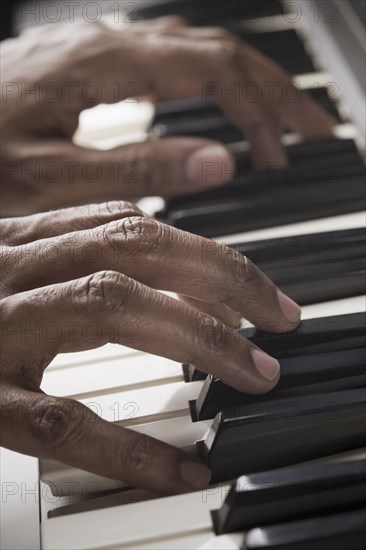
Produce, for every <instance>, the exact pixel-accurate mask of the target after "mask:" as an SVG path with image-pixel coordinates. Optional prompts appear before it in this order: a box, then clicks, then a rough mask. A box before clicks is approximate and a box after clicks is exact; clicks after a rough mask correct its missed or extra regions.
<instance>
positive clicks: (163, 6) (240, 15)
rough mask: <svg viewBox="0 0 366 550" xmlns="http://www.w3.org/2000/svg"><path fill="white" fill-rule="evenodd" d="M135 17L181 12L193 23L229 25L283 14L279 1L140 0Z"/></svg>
mask: <svg viewBox="0 0 366 550" xmlns="http://www.w3.org/2000/svg"><path fill="white" fill-rule="evenodd" d="M134 4H135V5H136V7H137V10H136V12H133V13H132V17H133V16H136V17H138V19H152V18H155V17H164V16H167V15H180V16H182V17H184V18H185V19H187V20H188V21H189V22H190V23H191V24H193V25H203V26H206V25H225V24H226V25H230V26H232V25H233V24H235V23H237V22H238V21H240V20H244V21H245V20H252V21H253V20H256V19H258V18H266V19H268V20H271V18H272V17H273V16H276V15H284V14H285V11H284V7H283V4H282V2H281V1H280V0H230V2H223V1H222V0H154V1H151V0H147V1H146V0H137V2H135V3H134Z"/></svg>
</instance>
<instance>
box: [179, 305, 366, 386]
mask: <svg viewBox="0 0 366 550" xmlns="http://www.w3.org/2000/svg"><path fill="white" fill-rule="evenodd" d="M365 320H366V314H365V313H363V312H360V313H350V314H347V315H334V316H331V317H320V318H318V319H306V320H305V321H301V323H300V325H299V326H298V327H297V328H296V329H295V330H293V331H291V332H284V333H275V332H264V331H261V330H258V329H256V328H248V329H240V330H239V331H238V332H239V333H240V334H241V335H242V336H244V337H245V338H248V339H249V340H251V341H252V342H253V343H254V344H255V345H256V346H258V347H259V348H261V349H263V350H264V351H266V352H267V353H269V354H270V355H272V356H273V357H276V359H283V358H286V357H295V356H301V355H304V356H305V355H309V354H314V353H326V352H331V351H340V350H346V349H353V348H363V347H365V345H366V336H365V334H366V330H365V328H366V327H365ZM184 371H185V378H186V379H189V380H192V381H193V380H202V379H205V378H206V374H204V373H201V372H200V371H197V370H196V369H195V368H194V367H193V366H192V365H189V366H186V367H185V368H184Z"/></svg>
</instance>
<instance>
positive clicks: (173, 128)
mask: <svg viewBox="0 0 366 550" xmlns="http://www.w3.org/2000/svg"><path fill="white" fill-rule="evenodd" d="M151 133H152V135H153V136H154V137H159V138H163V137H171V136H191V137H195V138H202V139H213V140H216V141H221V142H222V143H235V142H238V141H244V132H243V131H242V130H240V129H239V128H236V127H235V126H233V125H232V124H230V122H229V121H228V120H227V119H226V118H225V117H224V116H222V117H216V118H212V119H211V120H204V119H198V120H197V119H196V120H190V119H188V120H184V121H177V122H165V123H159V124H155V125H154V126H153V127H152V129H151Z"/></svg>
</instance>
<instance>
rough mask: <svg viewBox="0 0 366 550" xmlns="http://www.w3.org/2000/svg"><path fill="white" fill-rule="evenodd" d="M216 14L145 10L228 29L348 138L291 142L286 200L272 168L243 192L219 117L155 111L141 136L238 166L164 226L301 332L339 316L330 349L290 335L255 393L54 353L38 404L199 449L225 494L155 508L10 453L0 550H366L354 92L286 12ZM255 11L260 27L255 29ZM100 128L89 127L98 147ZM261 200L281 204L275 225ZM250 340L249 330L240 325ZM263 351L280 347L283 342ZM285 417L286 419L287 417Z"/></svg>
mask: <svg viewBox="0 0 366 550" xmlns="http://www.w3.org/2000/svg"><path fill="white" fill-rule="evenodd" d="M210 4H211V10H210V13H208V12H207V13H206V15H207V18H208V19H207V21H203V20H202V13H200V14H198V12H197V2H194V1H190V0H178V1H177V2H172V1H170V0H166V1H165V2H160V3H156V5H155V6H153V5H152V2H145V3H144V7H143V9H142V11H140V14H143V15H144V16H146V17H150V16H152V15H154V16H155V15H157V14H160V15H163V14H167V13H169V11H170V10H174V12H175V13H177V12H181V13H183V14H184V15H185V16H188V18H189V19H190V20H191V21H192V22H194V23H196V24H206V23H207V24H217V23H221V24H222V23H223V21H224V23H225V24H226V25H227V26H228V27H231V28H232V30H235V32H237V33H238V34H243V35H245V37H246V39H247V40H248V41H249V42H251V43H252V44H253V45H255V46H256V47H260V49H262V51H264V52H265V53H267V54H268V53H270V54H272V55H273V57H274V58H275V59H276V60H277V61H278V62H279V63H281V64H282V65H284V66H286V68H287V70H289V71H290V72H291V73H292V74H293V75H294V78H295V79H296V81H297V82H299V83H300V85H301V87H302V88H304V89H307V90H308V91H309V93H312V94H313V96H314V97H315V99H317V100H318V101H319V102H320V103H321V104H322V105H323V106H324V107H325V108H327V109H328V110H329V111H330V112H331V113H332V114H333V116H335V118H336V120H337V122H338V126H337V130H336V135H337V137H338V140H330V141H329V142H326V143H314V144H300V143H297V139H296V136H293V135H291V134H287V135H286V137H285V140H284V141H285V143H287V144H288V151H289V154H290V160H291V159H294V162H296V163H297V164H299V165H300V166H301V169H302V171H301V177H297V180H296V183H295V186H296V189H295V190H294V191H293V196H292V197H291V193H290V192H291V189H290V187H291V186H290V184H289V182H291V177H292V178H294V173H293V172H291V167H290V168H289V170H290V171H289V172H288V174H287V176H288V178H287V179H288V181H286V182H285V183H284V181H283V174H278V173H277V174H270V176H271V178H272V179H271V181H269V175H268V174H261V175H260V176H258V178H257V181H254V182H251V181H250V171H249V170H250V165H249V162H248V157H247V156H246V155H247V153H246V144H245V142H244V141H243V140H244V136H243V135H241V134H240V132H238V130H237V129H235V128H233V127H232V126H231V125H230V124H228V122H227V120H226V119H225V117H224V116H223V115H222V113H221V112H220V111H219V109H217V107H215V106H214V105H212V104H206V105H204V106H202V102H197V100H196V99H192V100H184V101H174V102H166V103H164V104H161V105H158V106H157V108H156V112H155V116H154V118H153V119H152V120H148V117H147V119H146V131H147V134H150V135H151V134H152V135H154V136H155V137H159V136H168V135H185V134H189V135H197V136H204V137H213V138H214V139H220V140H222V141H225V142H226V143H228V144H229V146H230V147H231V148H232V150H233V151H234V152H236V153H237V159H238V167H239V169H238V174H237V175H238V177H237V178H236V179H235V181H234V182H231V183H229V184H228V185H227V186H226V187H224V188H222V189H218V190H216V189H215V190H214V191H210V192H207V193H202V194H200V195H196V196H194V197H182V198H177V199H173V200H170V201H168V202H167V203H166V204H165V207H164V209H163V210H162V211H161V212H160V214H159V215H160V216H161V217H163V218H164V219H165V220H166V221H168V222H169V223H172V224H173V225H176V226H178V227H182V228H185V229H189V230H193V231H195V232H198V233H202V234H205V235H210V236H213V237H214V238H215V240H217V241H218V242H225V243H226V244H228V245H230V246H234V247H236V248H237V249H239V250H240V251H242V252H245V253H246V254H247V255H249V256H251V255H252V256H253V255H254V256H255V255H256V257H253V259H255V261H256V262H257V263H258V265H260V266H261V267H262V269H264V270H265V271H266V272H267V273H268V274H269V275H270V276H271V277H273V278H274V279H276V281H277V283H278V284H279V286H281V287H282V288H283V289H285V290H286V291H288V292H289V293H290V295H292V296H293V297H295V298H296V299H298V300H299V301H300V302H301V303H302V304H303V316H302V318H303V320H304V326H306V323H308V322H309V320H313V321H312V322H314V326H317V327H318V330H319V327H320V330H321V329H322V328H323V329H326V328H327V327H328V329H329V326H328V325H327V323H328V321H329V323H331V324H330V329H331V330H330V332H331V337H330V338H329V339H328V341H327V346H326V348H322V349H320V350H319V349H316V347H315V348H313V349H312V348H311V347H309V348H308V346H306V347H305V349H304V348H302V349H301V345H299V340H298V339H297V341H295V342H294V346H295V348H294V349H295V351H293V353H294V354H295V356H296V354H297V356H296V357H295V358H294V357H293V356H290V357H284V358H281V359H280V362H281V367H282V372H283V376H282V379H281V382H280V384H279V386H278V387H277V388H276V389H275V390H274V391H273V392H271V394H269V395H266V396H262V397H261V396H244V395H243V394H238V392H235V390H232V389H231V388H228V387H226V386H224V385H223V384H222V383H221V382H220V381H219V380H215V379H213V378H212V377H211V378H208V379H203V378H202V376H200V375H199V373H197V372H195V370H194V369H192V368H191V369H189V367H188V366H186V367H185V368H182V365H180V364H177V363H174V362H173V361H169V360H167V359H164V358H161V357H155V356H150V355H148V354H145V353H141V352H139V351H135V350H131V349H129V348H124V347H123V346H118V345H114V344H108V345H107V346H104V347H102V348H99V349H96V350H90V351H87V352H80V353H75V354H68V355H59V356H58V357H57V358H56V359H55V360H54V361H53V363H52V364H51V365H50V366H49V367H48V368H47V370H46V372H45V375H44V379H43V383H42V389H43V390H44V391H45V392H47V393H50V394H51V395H57V396H68V397H72V398H74V399H77V400H79V401H81V402H82V403H84V404H86V405H88V406H89V407H91V408H92V409H93V410H94V411H95V412H97V414H100V415H101V416H102V417H103V418H105V419H107V420H109V421H112V422H117V423H118V424H121V425H124V426H128V427H130V428H131V429H133V430H137V431H139V432H141V433H145V434H149V435H151V436H153V437H157V438H159V439H161V440H163V441H166V442H168V443H170V444H173V445H176V446H179V447H182V448H186V449H191V450H192V452H198V453H202V456H204V457H205V458H206V460H208V461H209V462H210V461H211V466H213V470H214V474H215V478H214V481H215V482H218V483H216V484H215V485H212V486H209V487H207V488H205V489H203V490H202V491H198V492H194V493H190V494H185V495H178V496H172V497H157V495H151V494H145V493H144V492H141V491H137V490H134V489H133V488H130V487H127V486H126V485H124V484H123V483H121V482H117V481H115V480H111V479H107V478H103V477H101V476H96V475H95V474H92V473H89V472H84V471H81V470H78V469H76V468H72V467H69V466H66V465H64V464H62V463H58V462H56V461H50V460H40V461H37V460H36V459H33V458H30V457H25V456H22V455H18V454H16V453H12V452H10V451H7V450H2V461H1V466H2V479H3V487H4V491H3V497H2V514H1V527H2V535H1V536H2V544H1V547H2V548H4V549H9V550H11V549H15V548H17V549H20V548H26V549H27V550H28V549H29V548H35V549H43V550H51V549H52V550H56V549H57V550H63V549H65V550H66V549H69V550H71V549H83V550H91V549H105V548H131V549H132V548H141V549H153V548H155V549H164V548H166V549H175V548H176V549H186V548H187V549H188V548H191V549H198V548H202V549H203V548H207V549H209V548H222V549H224V548H225V549H230V548H231V549H236V550H251V549H257V550H259V549H262V548H263V549H267V550H269V549H272V548H273V549H275V548H277V549H278V548H286V549H295V548H296V550H299V549H300V550H301V549H306V548H312V549H314V548H320V549H325V548H332V550H333V549H338V548H339V549H342V550H343V549H345V548H352V549H354V550H358V549H361V548H363V547H364V546H363V544H364V540H365V536H366V534H365V510H364V509H363V508H362V506H363V503H362V502H361V498H362V496H363V492H364V489H365V480H364V478H365V473H366V472H365V458H366V452H365V451H364V450H361V449H359V447H361V445H362V432H363V430H364V423H365V389H364V388H365V372H364V364H365V347H366V346H365V342H364V340H363V339H362V335H363V334H362V326H363V324H364V318H362V319H360V317H362V315H360V314H362V313H363V312H364V310H365V298H364V296H363V293H364V288H363V280H364V274H365V264H364V256H365V254H364V246H365V245H364V240H363V229H364V224H365V217H364V212H363V203H362V201H363V200H364V187H363V185H364V161H363V158H362V154H361V152H360V144H361V145H362V142H363V136H360V134H359V132H358V131H357V128H356V127H355V126H354V124H353V122H350V119H351V118H352V117H350V113H351V111H352V109H350V108H349V107H350V105H349V103H348V102H347V93H345V92H346V90H344V89H342V94H341V95H340V96H339V94H338V91H337V93H334V90H333V89H332V88H331V87H330V86H329V83H330V82H333V81H334V79H333V77H332V76H331V75H329V74H327V73H326V72H324V70H323V68H324V64H323V63H322V60H321V59H319V57H318V56H317V55H315V52H316V45H314V44H313V43H311V42H309V38H308V36H309V35H308V34H307V33H308V31H307V29H306V25H304V21H303V20H301V21H299V22H298V23H296V24H293V23H289V22H288V21H287V20H286V21H285V22H284V20H283V16H284V13H285V12H284V10H283V7H282V4H281V2H277V1H273V2H269V1H268V0H264V1H263V2H250V1H248V2H247V3H246V9H245V10H244V9H242V8H240V7H239V8H238V9H239V10H241V11H240V17H241V19H242V21H241V22H240V23H239V24H238V21H237V20H236V22H235V25H233V23H232V20H231V18H232V16H231V17H230V14H227V13H224V12H223V11H221V12H220V9H221V10H222V9H224V8H220V5H221V6H222V5H224V3H222V2H217V3H215V2H211V3H210ZM236 4H238V6H239V4H241V2H237V3H236ZM290 4H291V3H290ZM156 10H157V11H156ZM159 10H162V11H160V13H159ZM258 10H260V15H261V18H259V19H258V20H256V21H255V23H253V22H252V21H250V19H251V18H253V17H254V18H255V17H258ZM281 18H282V21H281ZM248 21H250V24H248ZM233 27H235V29H234V28H233ZM255 28H256V29H257V31H258V32H255V31H254V29H255ZM248 29H250V31H251V32H249V31H248ZM272 44H274V47H273V48H272ZM289 49H290V51H291V55H288V53H287V52H288V50H289ZM314 71H315V72H314ZM305 73H306V74H305ZM111 112H112V111H111ZM111 118H113V116H112V117H111ZM112 126H113V122H112ZM99 130H100V129H99ZM114 131H115V130H114ZM112 133H113V132H112ZM97 134H98V132H95V131H94V133H93V132H91V137H90V141H91V142H93V143H94V142H95V141H98V136H97ZM99 134H100V136H101V138H100V139H101V146H103V141H104V142H105V143H107V142H108V144H110V145H113V144H114V143H113V139H112V141H109V140H108V131H107V129H104V130H103V129H101V130H100V132H99ZM84 139H86V140H87V136H86V137H85V136H84ZM115 139H117V140H118V139H119V137H118V136H117V137H116V138H115ZM124 139H125V138H124ZM314 166H315V173H314ZM295 176H296V174H295ZM271 185H272V189H271ZM255 187H256V188H255ZM293 187H294V184H292V188H293ZM259 188H260V189H259ZM259 191H260V192H259ZM242 193H245V202H244V201H243V200H241V199H242V197H243V195H242ZM281 193H282V195H281ZM216 194H217V195H216ZM248 197H249V199H248ZM266 197H267V198H268V197H269V198H268V204H272V205H273V207H274V208H273V214H272V215H271V216H270V217H269V216H268V215H267V214H268V207H267V206H266V202H265V201H266ZM281 197H282V198H281ZM307 197H308V202H306V201H307ZM248 204H249V207H250V210H249V207H248V206H247V205H248ZM245 208H247V209H245ZM249 211H250V212H252V213H253V215H252V216H251V217H250V216H249ZM271 211H272V209H271ZM225 212H226V213H225ZM263 212H266V214H265V216H266V219H264V216H263ZM260 213H262V214H261V215H260ZM244 214H245V216H244ZM218 220H222V223H218ZM314 255H315V257H314ZM317 320H318V324H317V323H316V321H317ZM349 321H350V322H354V323H355V324H354V325H352V324H351V325H349V326H350V327H351V328H350V338H349V340H348V341H347V338H346V337H345V336H346V335H345V334H344V333H343V331H341V332H342V333H341V334H338V333H337V331H336V329H337V327H338V326H340V325H338V323H340V322H345V323H346V324H345V325H344V326H345V327H347V323H348V322H349ZM244 330H247V331H252V332H251V334H252V335H253V336H254V337H255V336H256V335H255V333H253V329H252V328H251V327H250V326H249V327H248V325H247V324H245V329H244ZM323 333H324V334H325V333H326V330H323ZM323 333H322V334H323ZM259 336H260V335H259ZM338 336H340V338H339V339H338ZM301 337H303V335H300V336H299V338H301ZM285 338H286V336H285ZM295 340H296V339H295ZM278 341H280V342H281V340H280V339H278V340H277V342H278ZM262 342H263V340H262ZM318 343H319V342H317V344H318ZM287 344H288V345H289V342H287ZM300 344H301V343H300ZM268 345H269V346H271V345H272V346H273V345H276V344H275V339H274V337H271V338H269V343H268ZM277 345H278V344H277ZM288 349H289V348H288V346H286V342H285V344H283V340H282V345H281V347H280V350H279V351H281V352H282V354H284V355H286V350H287V351H288ZM296 350H297V351H296ZM298 350H300V352H299V351H298ZM280 355H281V354H280ZM290 355H291V354H290ZM189 373H190V375H189ZM189 377H191V378H193V381H187V379H189ZM332 403H333V405H334V403H335V404H337V407H336V408H335V409H334V408H332ZM325 405H326V406H325ZM284 407H289V408H286V409H285V410H286V411H287V412H288V418H287V420H288V422H287V421H286V422H284V420H283V418H282V419H281V418H279V416H281V413H283V410H284ZM294 410H295V411H296V415H295V416H294V415H293V414H291V411H292V413H293V411H294ZM220 411H221V412H222V411H224V412H223V414H221V415H220ZM217 414H218V415H219V416H217ZM266 415H267V416H266ZM299 419H300V420H299ZM297 420H299V422H297ZM266 421H267V424H268V426H267V425H266ZM332 421H333V422H332ZM274 429H276V430H277V431H276V437H275V438H274V434H273V432H274ZM196 442H200V443H199V444H197V443H196ZM238 442H239V443H238ZM243 444H244V448H243ZM245 444H247V445H248V447H249V449H250V450H251V452H246V451H247V449H246V448H245ZM281 447H282V448H281ZM236 449H237V451H238V452H237V453H236ZM235 453H236V454H235ZM284 461H285V463H284ZM272 468H276V469H275V470H273V471H272ZM243 469H244V471H243ZM242 474H245V476H244V477H239V476H240V475H242ZM236 477H237V478H238V480H237V481H236V482H234V483H233V482H232V480H233V479H234V478H236ZM38 483H39V486H38V485H37V484H38ZM299 494H301V498H297V499H296V498H295V497H296V495H299ZM268 503H270V504H268ZM20 525H21V526H22V528H21V529H20V528H19V526H20Z"/></svg>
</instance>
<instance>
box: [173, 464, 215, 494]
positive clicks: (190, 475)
mask: <svg viewBox="0 0 366 550" xmlns="http://www.w3.org/2000/svg"><path fill="white" fill-rule="evenodd" d="M179 471H180V476H181V479H182V481H183V483H184V484H185V485H187V487H188V489H190V490H194V491H198V490H200V489H204V488H206V487H207V485H208V484H209V483H210V479H211V470H210V469H209V468H208V467H207V466H206V465H205V464H204V463H203V462H200V461H198V460H184V461H183V462H181V464H180V468H179Z"/></svg>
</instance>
